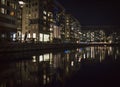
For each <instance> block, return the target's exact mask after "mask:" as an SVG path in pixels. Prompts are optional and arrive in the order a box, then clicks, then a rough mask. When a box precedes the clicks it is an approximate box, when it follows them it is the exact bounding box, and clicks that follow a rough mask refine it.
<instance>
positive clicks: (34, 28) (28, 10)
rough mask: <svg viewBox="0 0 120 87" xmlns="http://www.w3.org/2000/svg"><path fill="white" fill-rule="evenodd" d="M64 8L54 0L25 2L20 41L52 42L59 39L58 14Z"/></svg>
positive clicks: (30, 0)
mask: <svg viewBox="0 0 120 87" xmlns="http://www.w3.org/2000/svg"><path fill="white" fill-rule="evenodd" d="M63 11H64V8H63V7H62V6H61V5H60V4H58V2H57V3H56V2H55V1H54V0H34V1H33V0H26V1H25V5H24V7H23V15H22V18H24V20H22V40H24V39H25V38H24V37H25V33H27V40H31V39H34V40H35V41H39V42H53V40H54V39H56V38H57V39H60V38H61V37H60V36H61V35H60V23H59V16H60V15H59V14H60V13H61V12H63Z"/></svg>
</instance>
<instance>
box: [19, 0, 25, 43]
mask: <svg viewBox="0 0 120 87" xmlns="http://www.w3.org/2000/svg"><path fill="white" fill-rule="evenodd" d="M18 4H19V6H20V15H19V16H20V24H21V31H20V41H22V15H23V6H24V5H25V3H24V2H23V1H22V0H20V1H18ZM18 37H19V36H18Z"/></svg>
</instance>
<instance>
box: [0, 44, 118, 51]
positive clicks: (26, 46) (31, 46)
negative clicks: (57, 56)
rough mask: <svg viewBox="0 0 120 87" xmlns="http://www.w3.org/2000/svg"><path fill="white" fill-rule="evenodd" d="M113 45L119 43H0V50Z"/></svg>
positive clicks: (35, 49) (36, 49)
mask: <svg viewBox="0 0 120 87" xmlns="http://www.w3.org/2000/svg"><path fill="white" fill-rule="evenodd" d="M92 45H93V46H95V45H99V46H106V45H107V46H115V45H119V44H115V43H114V44H108V43H9V44H1V45H0V52H21V51H38V50H49V49H55V50H58V49H68V48H69V49H72V48H78V47H84V46H92Z"/></svg>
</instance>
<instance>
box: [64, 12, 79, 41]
mask: <svg viewBox="0 0 120 87" xmlns="http://www.w3.org/2000/svg"><path fill="white" fill-rule="evenodd" d="M80 28H81V26H80V23H79V21H78V20H77V19H76V18H74V17H73V16H72V15H71V14H65V33H64V37H65V42H71V43H76V42H79V40H80V39H79V37H80Z"/></svg>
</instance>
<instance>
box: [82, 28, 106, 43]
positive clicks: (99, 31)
mask: <svg viewBox="0 0 120 87" xmlns="http://www.w3.org/2000/svg"><path fill="white" fill-rule="evenodd" d="M80 42H106V34H105V30H104V29H103V28H101V27H99V26H82V27H81V34H80Z"/></svg>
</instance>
